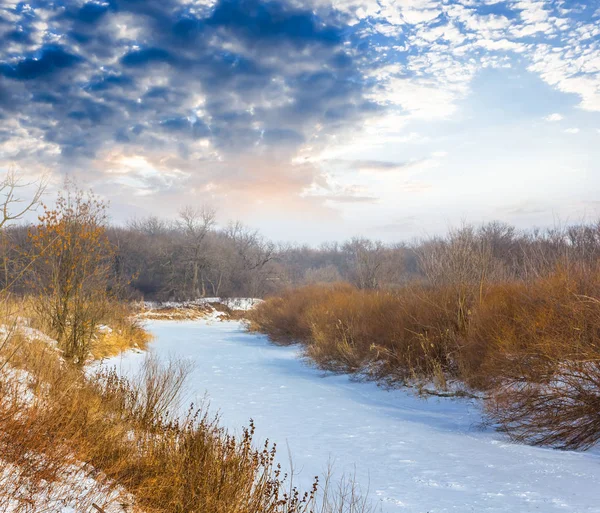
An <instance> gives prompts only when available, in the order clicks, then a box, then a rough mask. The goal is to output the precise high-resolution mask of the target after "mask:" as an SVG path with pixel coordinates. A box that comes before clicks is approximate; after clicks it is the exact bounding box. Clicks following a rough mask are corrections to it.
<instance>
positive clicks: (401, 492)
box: [107, 320, 600, 513]
mask: <svg viewBox="0 0 600 513" xmlns="http://www.w3.org/2000/svg"><path fill="white" fill-rule="evenodd" d="M148 328H149V330H150V331H151V332H152V333H153V334H154V335H155V340H154V342H153V343H152V344H151V345H150V349H151V350H152V351H154V352H155V353H156V354H157V355H158V356H159V357H161V358H168V357H169V355H174V356H178V357H183V358H188V359H191V360H192V361H193V362H194V365H195V368H194V372H193V374H192V377H191V379H190V384H189V389H188V395H187V399H188V400H190V401H191V400H194V401H197V400H199V399H201V398H202V397H203V396H204V395H205V394H206V395H207V396H208V399H209V400H210V402H211V409H212V410H213V411H217V409H218V410H219V411H220V413H221V416H222V423H223V425H225V426H227V427H229V428H231V429H233V430H236V431H238V432H239V430H240V428H241V426H243V425H247V424H248V420H249V419H250V418H253V419H254V421H255V423H256V425H257V435H258V438H259V439H264V438H265V437H267V436H268V437H270V440H271V441H273V442H276V443H277V445H278V447H279V456H280V457H281V459H282V460H283V461H284V462H285V461H286V460H287V450H286V444H287V445H288V446H289V449H290V452H291V455H292V458H293V463H294V467H295V470H296V472H299V475H298V476H296V478H295V480H296V482H298V483H300V484H302V485H304V486H305V487H306V486H307V484H309V483H310V481H311V480H312V477H313V476H314V475H316V474H322V473H323V472H324V471H325V470H326V468H327V465H328V460H329V459H331V461H332V462H333V463H334V466H335V470H336V472H337V473H338V475H339V473H341V472H346V473H352V474H355V475H356V479H357V481H358V482H359V484H360V485H361V487H362V489H363V491H364V490H366V489H368V491H369V496H370V497H371V498H372V500H374V501H377V502H378V503H379V504H380V505H381V508H382V510H383V511H384V512H396V511H397V512H400V511H402V512H407V513H425V512H431V513H433V512H438V513H439V512H455V513H464V512H468V511H474V512H477V513H485V512H506V513H519V512H529V511H538V512H544V513H551V512H558V511H561V512H573V513H592V512H595V513H597V512H600V505H599V504H598V482H600V454H599V453H598V451H591V452H588V453H576V452H560V451H555V450H550V449H542V448H535V447H529V446H522V445H516V444H512V443H510V442H508V441H507V440H506V439H505V438H504V437H503V435H502V434H500V433H497V432H494V431H492V430H489V429H488V430H485V429H483V428H482V427H481V425H480V423H481V414H480V411H479V409H478V406H477V404H476V403H473V402H470V401H467V400H452V399H441V398H432V399H429V400H427V401H425V400H422V399H419V398H417V397H414V396H413V395H411V394H410V393H408V392H406V391H403V390H395V391H385V390H382V389H380V388H378V387H377V386H376V385H375V384H373V383H357V382H353V381H351V379H350V378H349V377H348V376H345V375H342V376H340V375H338V376H334V375H325V374H323V373H322V372H320V371H318V370H315V369H313V368H311V367H310V366H308V365H306V364H305V363H303V362H302V361H301V360H300V359H299V358H298V353H297V349H296V348H294V347H278V346H274V345H272V344H270V343H269V342H268V341H267V339H266V337H264V336H261V335H256V334H249V333H245V332H244V330H243V326H242V325H241V324H240V323H238V322H217V321H212V320H196V321H184V322H177V321H150V322H148ZM143 359H144V355H143V354H136V353H126V354H124V355H122V356H120V357H117V358H113V359H110V360H108V361H107V363H108V364H109V365H116V366H117V367H118V368H120V369H121V371H122V372H123V373H131V372H134V371H135V369H136V368H137V367H138V366H139V365H140V364H141V363H142V361H143Z"/></svg>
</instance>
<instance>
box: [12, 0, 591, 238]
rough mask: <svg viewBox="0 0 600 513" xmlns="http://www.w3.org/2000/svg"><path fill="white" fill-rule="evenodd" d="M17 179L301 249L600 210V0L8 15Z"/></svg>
mask: <svg viewBox="0 0 600 513" xmlns="http://www.w3.org/2000/svg"><path fill="white" fill-rule="evenodd" d="M0 38H1V40H2V43H1V45H0V119H1V122H0V172H3V171H4V170H5V169H7V168H8V167H9V166H11V165H12V166H16V167H17V168H19V169H21V170H22V171H23V172H24V173H27V174H31V175H36V174H39V173H40V172H44V171H45V172H47V173H50V174H51V177H52V187H53V188H56V187H59V186H60V184H61V183H62V180H63V178H64V176H65V175H70V176H72V177H74V178H76V179H77V181H78V183H79V184H80V185H82V186H85V187H92V188H93V190H94V191H95V192H97V193H99V194H100V195H101V196H102V197H104V198H106V199H109V200H110V202H111V212H112V216H113V219H114V220H115V221H116V222H124V221H126V220H127V219H128V218H131V217H133V216H138V217H140V216H146V215H164V216H175V215H176V213H177V210H178V209H179V208H180V207H181V206H183V205H185V204H210V205H212V206H215V207H216V208H217V209H218V212H219V219H220V220H221V221H222V222H224V221H226V220H227V219H232V218H239V219H243V220H244V221H245V222H246V223H247V224H249V225H251V226H254V227H256V228H259V229H261V230H262V231H263V232H264V233H265V234H266V235H268V236H270V237H273V238H275V239H281V240H296V241H307V242H311V243H315V242H319V241H321V240H325V239H344V238H346V237H349V236H352V235H359V234H361V235H366V236H369V237H373V238H380V239H383V240H386V241H397V240H406V239H409V238H411V237H414V236H420V235H425V234H428V235H431V234H435V233H442V232H445V231H446V229H447V228H448V227H449V226H452V225H457V224H459V223H460V222H462V221H470V222H474V223H477V224H479V223H481V222H484V221H489V220H494V219H499V220H504V221H508V222H510V223H513V224H516V225H517V226H519V227H531V226H548V225H552V224H553V223H555V222H557V220H560V221H561V222H563V223H564V222H577V221H580V220H582V219H584V218H585V219H587V220H591V219H595V218H596V217H598V216H600V0H578V1H577V0H537V1H533V0H524V1H516V0H505V1H496V0H442V1H437V0H379V1H376V0H334V1H333V2H332V1H328V0H292V1H286V0H281V1H269V2H265V1H255V0H250V1H245V0H242V1H234V0H221V1H218V2H214V1H212V0H205V1H204V0H201V1H196V0H111V1H106V2H104V1H100V2H84V1H75V0H73V1H39V2H38V1H32V2H16V1H13V0H2V1H1V2H0Z"/></svg>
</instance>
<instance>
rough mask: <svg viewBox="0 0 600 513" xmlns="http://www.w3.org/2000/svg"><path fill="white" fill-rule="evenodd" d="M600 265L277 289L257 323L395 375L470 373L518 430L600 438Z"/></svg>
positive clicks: (365, 369) (320, 361)
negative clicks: (493, 276)
mask: <svg viewBox="0 0 600 513" xmlns="http://www.w3.org/2000/svg"><path fill="white" fill-rule="evenodd" d="M599 278H600V273H598V272H596V271H592V269H591V268H586V269H581V268H580V267H579V268H573V269H572V268H569V267H567V266H563V267H562V268H559V269H556V270H555V272H554V273H553V274H550V275H546V276H543V277H538V278H537V279H536V280H532V281H529V282H512V283H491V284H489V283H488V284H483V283H481V284H478V285H473V286H471V287H469V286H466V285H464V284H438V285H437V286H435V287H433V286H422V285H410V286H406V287H403V288H402V289H398V290H395V291H364V290H357V289H355V288H352V287H350V286H347V285H346V286H344V285H336V286H335V287H330V288H325V287H316V286H311V287H304V288H300V289H297V290H295V291H288V292H286V293H285V294H283V295H281V296H280V297H275V298H270V299H267V300H266V301H265V302H264V303H262V304H260V305H258V306H257V307H256V309H255V311H254V312H252V313H251V314H250V315H251V326H252V329H255V330H258V331H263V332H265V333H267V334H268V335H270V336H271V337H273V338H275V339H276V340H278V341H281V340H284V341H285V342H286V343H289V342H291V341H297V342H301V343H302V344H304V345H305V347H306V354H307V355H308V356H309V357H310V358H312V359H313V360H314V361H315V362H316V363H317V365H319V366H320V367H322V368H325V369H329V370H334V371H345V372H357V373H362V374H365V375H367V376H368V377H370V378H373V379H377V380H382V381H386V382H389V383H392V384H394V383H396V384H398V383H400V384H407V383H411V384H417V385H421V384H423V383H428V382H431V381H433V382H434V384H435V385H437V387H439V388H444V387H445V386H446V383H447V380H448V379H451V380H457V379H458V380H461V381H463V382H464V383H466V384H467V385H468V386H469V387H470V388H472V389H475V390H480V391H485V392H486V393H487V395H488V401H489V402H488V405H487V411H488V413H489V414H490V415H491V417H492V418H493V419H494V420H496V421H497V422H498V423H499V425H500V427H501V428H502V429H504V430H506V431H507V432H508V433H509V434H510V435H511V436H513V437H515V438H516V439H519V440H527V441H531V442H532V443H536V444H550V445H555V446H559V447H566V448H576V447H588V446H590V445H591V444H593V443H595V441H597V440H598V438H600V423H599V422H598V411H599V407H598V405H599V401H600V386H599V384H600V370H599V364H598V362H599V361H600V300H598V299H596V298H599V297H600V279H599Z"/></svg>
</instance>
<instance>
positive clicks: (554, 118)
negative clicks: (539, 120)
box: [544, 112, 564, 121]
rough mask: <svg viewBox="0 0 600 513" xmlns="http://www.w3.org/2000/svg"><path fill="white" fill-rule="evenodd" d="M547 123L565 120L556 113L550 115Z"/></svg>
mask: <svg viewBox="0 0 600 513" xmlns="http://www.w3.org/2000/svg"><path fill="white" fill-rule="evenodd" d="M544 119H545V120H546V121H562V120H563V119H564V118H563V116H562V114H559V113H558V112H555V113H554V114H550V115H548V116H546V117H545V118H544Z"/></svg>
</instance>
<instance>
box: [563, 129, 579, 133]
mask: <svg viewBox="0 0 600 513" xmlns="http://www.w3.org/2000/svg"><path fill="white" fill-rule="evenodd" d="M578 133H579V128H567V129H566V130H565V134H578Z"/></svg>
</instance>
